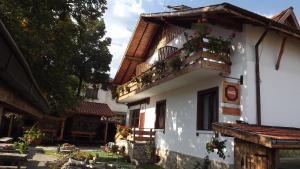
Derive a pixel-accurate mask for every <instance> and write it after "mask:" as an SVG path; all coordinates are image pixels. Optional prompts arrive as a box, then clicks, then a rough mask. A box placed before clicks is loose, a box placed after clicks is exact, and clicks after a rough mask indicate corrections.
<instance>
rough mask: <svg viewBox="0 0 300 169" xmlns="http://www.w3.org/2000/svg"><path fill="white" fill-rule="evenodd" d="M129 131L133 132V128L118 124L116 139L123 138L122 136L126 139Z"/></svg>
mask: <svg viewBox="0 0 300 169" xmlns="http://www.w3.org/2000/svg"><path fill="white" fill-rule="evenodd" d="M129 133H131V128H129V127H127V126H121V125H117V132H116V135H115V139H122V138H124V139H126V138H127V136H128V135H129Z"/></svg>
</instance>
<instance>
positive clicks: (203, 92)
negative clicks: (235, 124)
mask: <svg viewBox="0 0 300 169" xmlns="http://www.w3.org/2000/svg"><path fill="white" fill-rule="evenodd" d="M210 93H214V94H215V97H216V98H215V99H216V100H217V102H216V105H215V107H214V106H213V108H214V109H216V110H215V111H214V114H213V115H212V120H211V121H212V122H211V123H210V121H208V129H204V128H205V127H204V120H203V117H204V113H203V111H201V110H200V109H203V104H202V103H203V102H201V101H202V100H203V99H202V98H203V96H204V95H207V94H210ZM219 100H220V99H219V87H213V88H209V89H205V90H201V91H198V92H197V114H196V115H197V118H196V119H197V121H196V130H197V131H212V126H211V125H212V123H214V122H218V121H219V102H220V101H219Z"/></svg>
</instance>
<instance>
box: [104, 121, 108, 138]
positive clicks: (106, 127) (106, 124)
mask: <svg viewBox="0 0 300 169" xmlns="http://www.w3.org/2000/svg"><path fill="white" fill-rule="evenodd" d="M107 130H108V119H107V117H106V120H105V135H104V142H105V143H106V142H107Z"/></svg>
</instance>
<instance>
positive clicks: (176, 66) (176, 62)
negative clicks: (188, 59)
mask: <svg viewBox="0 0 300 169" xmlns="http://www.w3.org/2000/svg"><path fill="white" fill-rule="evenodd" d="M181 65H182V61H181V59H180V57H175V58H173V59H171V60H170V61H169V66H170V67H171V68H172V70H174V71H178V70H180V67H181Z"/></svg>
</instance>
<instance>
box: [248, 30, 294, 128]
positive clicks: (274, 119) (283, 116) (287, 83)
mask: <svg viewBox="0 0 300 169" xmlns="http://www.w3.org/2000/svg"><path fill="white" fill-rule="evenodd" d="M262 32H263V29H262V28H258V27H253V26H250V25H249V26H247V27H246V33H247V44H249V46H248V48H247V53H248V56H249V58H250V60H251V62H249V63H248V64H249V67H251V68H250V69H251V70H252V73H254V56H255V55H254V45H255V43H256V42H257V39H258V38H259V36H261V34H262ZM282 38H283V36H282V35H281V34H279V33H275V32H269V33H268V34H267V36H266V38H265V39H264V41H263V42H262V44H261V46H260V76H261V100H262V101H261V105H262V124H263V125H272V126H286V127H297V128H300V118H299V117H300V116H299V113H300V104H298V103H297V101H298V100H299V99H300V89H299V84H300V75H299V74H300V66H299V65H300V48H299V46H300V45H299V44H300V40H296V39H295V38H291V37H288V39H287V41H286V45H285V50H284V53H283V55H282V60H281V63H280V68H279V70H278V71H277V70H275V64H276V62H277V57H278V54H279V51H280V46H281V41H282ZM253 76H254V75H253ZM252 86H254V84H253V85H252ZM248 92H253V93H255V90H249V91H248ZM254 96H255V95H254ZM253 108H254V110H253V111H252V112H253V114H255V112H256V111H255V104H254V105H253ZM250 113H251V112H250Z"/></svg>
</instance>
